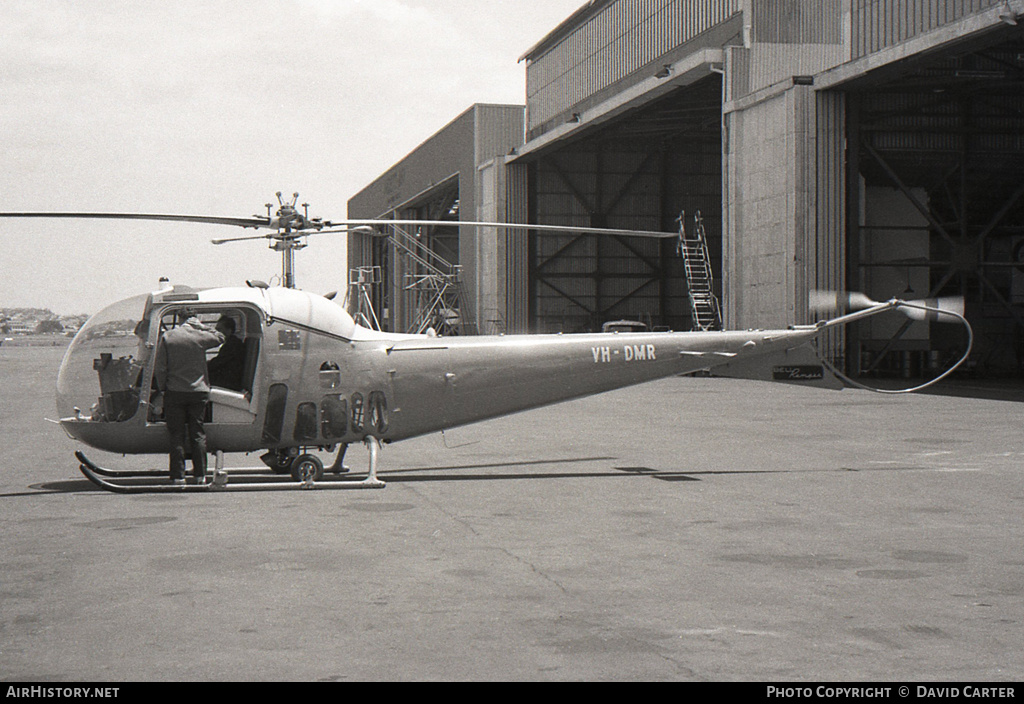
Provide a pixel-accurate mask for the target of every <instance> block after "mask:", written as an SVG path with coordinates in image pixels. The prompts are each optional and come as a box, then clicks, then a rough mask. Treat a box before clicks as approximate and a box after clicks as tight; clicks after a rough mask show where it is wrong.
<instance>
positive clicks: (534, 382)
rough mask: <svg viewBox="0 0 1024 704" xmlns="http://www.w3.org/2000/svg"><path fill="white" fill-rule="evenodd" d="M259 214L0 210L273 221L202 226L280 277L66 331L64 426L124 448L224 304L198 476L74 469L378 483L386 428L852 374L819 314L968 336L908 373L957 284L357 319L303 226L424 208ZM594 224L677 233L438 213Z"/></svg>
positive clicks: (325, 226)
mask: <svg viewBox="0 0 1024 704" xmlns="http://www.w3.org/2000/svg"><path fill="white" fill-rule="evenodd" d="M277 195H278V203H279V206H278V209H277V211H276V212H275V213H273V214H272V213H271V210H272V208H271V206H269V205H268V206H267V216H265V217H264V216H253V217H250V218H223V217H210V216H193V215H157V214H141V213H0V218H4V217H40V218H108V219H137V220H173V221H184V222H202V223H214V224H224V225H231V226H238V227H243V228H257V229H267V230H270V232H269V233H267V234H261V235H256V236H251V237H249V236H246V237H238V238H226V239H220V240H213V242H214V244H224V243H226V242H231V241H240V240H254V239H266V240H269V241H270V243H271V244H270V246H271V248H273V249H275V250H276V251H279V252H281V254H282V282H283V285H281V286H270V285H268V284H266V283H264V282H261V281H255V280H250V281H247V282H246V285H245V286H236V287H224V288H208V289H197V288H191V287H188V286H183V285H174V286H171V285H169V284H167V285H163V286H162V288H160V289H158V290H155V291H151V292H148V293H142V294H140V295H137V296H134V297H131V298H128V299H125V300H122V301H118V302H116V303H113V304H111V305H109V306H107V307H106V308H104V309H103V310H101V311H100V312H98V313H96V314H94V315H93V316H92V317H91V318H90V319H89V320H88V321H87V322H86V323H85V324H84V325H83V326H82V327H81V328H80V329H79V331H78V333H77V334H76V336H75V338H74V339H73V340H72V342H71V344H70V345H69V347H68V350H67V352H66V354H65V355H64V358H63V361H62V362H61V366H60V370H59V372H58V378H57V392H56V401H57V410H58V412H59V418H60V419H59V421H57V422H59V424H60V426H61V427H62V428H63V430H64V431H65V432H66V433H67V434H68V435H69V436H70V437H71V438H72V439H74V440H77V441H79V442H82V443H84V444H85V445H88V446H90V447H93V448H96V449H99V450H103V451H107V452H112V453H119V454H124V455H146V454H164V455H166V454H167V452H168V448H169V435H168V433H167V428H166V422H165V420H164V418H163V412H162V408H161V399H160V395H159V392H158V391H157V390H156V388H155V386H154V384H153V376H154V367H155V357H156V354H155V351H156V349H157V347H158V345H159V343H160V340H161V338H162V336H163V335H164V334H166V332H167V331H168V330H170V329H172V328H174V327H175V326H178V325H182V324H184V323H185V320H186V319H187V318H190V317H193V316H197V317H199V319H200V320H201V321H205V322H213V321H215V320H219V319H220V318H222V317H228V318H230V319H231V320H233V321H234V322H235V330H236V333H235V334H236V336H238V337H239V338H241V341H242V345H243V347H244V362H243V367H242V369H241V370H240V374H239V376H240V377H241V382H240V383H238V384H235V385H234V388H225V387H222V386H217V385H213V386H212V388H211V391H210V393H209V403H208V405H207V411H206V422H205V427H206V435H207V447H208V450H209V452H211V453H212V454H213V455H214V457H215V468H214V472H213V476H212V481H210V482H208V483H205V482H204V483H199V484H186V485H172V484H167V483H162V482H158V481H147V482H145V483H137V482H127V483H126V482H124V481H114V480H117V479H122V480H123V479H125V478H129V477H136V478H137V477H149V476H160V475H163V476H165V477H166V472H162V473H161V472H155V471H148V472H146V471H139V472H133V471H130V470H112V469H106V468H103V467H101V466H99V465H97V464H96V463H94V462H93V461H92V460H90V459H89V458H88V457H87V456H86V455H85V454H84V453H83V452H81V451H77V452H76V457H77V458H78V460H79V463H80V464H79V468H80V470H81V472H82V473H83V474H84V475H85V476H86V477H87V478H88V479H89V480H90V481H91V482H93V483H94V484H96V485H97V486H99V487H101V488H103V489H105V490H108V491H112V492H116V493H145V492H190V491H211V490H224V491H226V490H243V491H244V490H250V491H251V490H286V489H312V488H316V489H380V488H383V487H384V486H385V482H384V481H382V480H381V479H380V478H379V477H378V473H379V470H380V461H381V449H382V447H383V446H384V445H387V444H391V443H395V442H399V441H402V440H406V439H409V438H414V437H418V436H422V435H427V434H432V433H436V432H444V431H445V430H448V429H451V428H455V427H458V426H462V425H467V424H470V423H475V422H478V421H482V420H486V419H490V418H495V417H500V416H504V415H508V414H512V413H517V412H520V411H525V410H529V409H532V408H537V407H541V406H546V405H550V404H555V403H559V402H562V401H567V400H571V399H575V398H580V397H584V396H589V395H593V394H599V393H602V392H606V391H610V390H613V389H617V388H621V387H625V386H630V385H635V384H641V383H644V382H647V381H652V380H655V379H659V378H663V377H669V376H678V375H683V374H688V373H695V372H700V371H710V372H712V373H714V374H715V375H719V376H726V377H735V378H746V379H762V380H774V381H782V382H789V383H798V384H805V385H813V386H820V387H825V388H833V389H838V388H842V387H844V386H846V385H855V386H861V385H860V384H859V383H857V382H855V381H853V380H852V379H849V378H848V377H846V376H845V375H843V374H842V372H841V371H840V370H838V369H836V368H835V367H834V366H832V365H830V364H828V363H827V362H825V361H824V360H822V359H821V358H819V356H818V354H817V352H816V350H815V348H814V342H815V340H816V338H818V337H819V336H820V335H821V334H822V333H823V332H824V331H826V330H829V329H832V328H835V327H838V326H842V325H846V324H848V323H851V322H854V321H856V320H862V319H865V318H868V317H871V316H875V315H880V314H882V313H886V312H889V311H896V312H899V313H902V314H904V315H907V316H908V317H910V318H911V319H915V320H924V319H928V320H932V321H935V322H952V323H957V322H958V323H960V324H962V325H964V326H965V328H966V330H967V337H968V342H967V351H966V352H965V353H964V355H963V356H962V357H961V358H960V360H959V361H958V362H956V363H955V364H954V365H953V366H951V367H950V368H949V369H948V370H947V371H945V372H944V373H943V374H941V375H939V376H937V377H936V378H934V379H932V380H931V381H928V382H926V383H925V384H922V385H921V386H918V387H914V388H911V389H904V390H899V391H892V392H890V393H896V392H899V393H903V392H911V391H917V390H921V389H923V388H926V387H927V386H931V385H932V384H935V383H937V382H939V381H941V380H942V379H944V378H946V377H948V376H949V375H950V374H952V373H953V372H954V371H955V370H956V369H957V368H958V367H960V366H961V365H962V364H963V363H964V362H965V361H966V360H967V358H968V356H969V355H970V352H971V346H972V344H973V334H972V332H971V327H970V324H969V323H968V321H967V320H966V318H964V316H963V312H962V301H957V300H955V299H926V300H910V301H908V300H900V299H896V298H893V299H890V300H888V301H882V302H880V301H874V300H871V299H870V298H868V297H867V296H865V295H863V294H858V293H845V292H835V291H831V292H814V293H813V294H812V300H811V302H810V303H811V306H810V307H811V309H812V310H814V311H817V312H822V313H827V314H829V315H831V314H834V313H840V314H839V315H838V316H837V317H831V318H825V319H822V320H821V321H819V322H817V323H815V324H812V325H794V326H790V327H788V328H785V329H775V330H748V331H705V330H700V331H691V332H601V333H573V334H561V333H556V334H523V335H505V334H500V335H478V336H476V335H474V336H451V337H445V336H439V335H437V334H436V333H435V332H434V331H433V330H427V331H426V332H424V333H395V332H384V331H381V330H377V329H372V328H370V327H364V326H363V325H360V324H357V323H356V322H355V320H354V319H353V317H352V315H350V314H349V313H348V312H347V311H346V310H345V309H344V308H343V307H342V306H340V305H339V304H337V303H335V302H334V301H333V296H331V295H328V296H324V295H320V294H317V293H313V292H309V291H303V290H301V289H298V288H296V286H295V277H294V252H295V251H296V250H298V249H301V248H302V247H304V246H305V238H306V237H308V236H310V235H312V234H327V233H338V232H353V231H358V232H363V233H373V234H376V235H379V236H387V235H386V234H383V232H384V231H386V227H387V226H392V225H395V224H400V225H401V224H409V225H424V224H428V225H429V224H430V221H421V220H411V221H402V220H338V221H329V220H323V219H311V218H309V216H308V205H306V204H303V211H302V212H299V210H298V207H297V199H298V194H295V199H294V200H292V201H291V202H286V201H284V200H282V199H281V194H280V193H278V194H277ZM445 224H458V225H460V226H487V227H499V228H520V229H526V230H534V231H540V232H544V231H560V232H576V233H585V234H591V235H595V236H601V235H619V236H644V237H661V238H667V237H677V236H680V235H679V233H665V232H657V231H642V230H640V231H638V230H615V229H609V228H586V227H562V226H556V225H535V224H515V223H499V222H494V223H476V222H458V223H447V222H446V223H445ZM356 443H363V444H365V446H366V447H367V450H368V454H369V468H368V471H367V474H366V476H365V477H364V478H362V479H345V480H332V481H325V480H324V476H325V471H327V470H325V467H324V464H323V461H322V460H321V459H320V458H319V457H318V456H317V455H316V454H314V452H315V451H316V450H323V451H332V452H333V451H334V450H335V449H336V448H340V449H339V450H338V457H337V460H336V461H335V463H334V465H333V466H332V467H331V468H329V470H330V471H331V472H333V473H337V474H341V473H344V472H346V471H347V467H345V466H344V464H343V462H342V460H343V457H344V454H345V450H346V448H348V447H349V446H350V445H352V444H356ZM252 452H263V453H264V454H263V455H262V456H261V459H262V460H263V461H264V463H265V464H266V465H268V467H269V469H270V470H272V471H274V472H276V473H280V474H290V475H291V478H292V480H293V481H286V482H281V481H257V482H229V481H228V475H229V473H230V470H228V469H226V468H225V466H224V455H225V454H227V453H252Z"/></svg>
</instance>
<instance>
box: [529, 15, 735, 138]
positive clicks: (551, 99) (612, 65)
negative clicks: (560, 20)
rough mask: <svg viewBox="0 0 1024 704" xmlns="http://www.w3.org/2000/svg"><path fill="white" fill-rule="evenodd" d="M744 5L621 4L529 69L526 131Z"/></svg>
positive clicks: (532, 134)
mask: <svg viewBox="0 0 1024 704" xmlns="http://www.w3.org/2000/svg"><path fill="white" fill-rule="evenodd" d="M739 11H740V0H618V1H617V2H613V3H612V4H610V5H608V6H607V7H606V8H604V9H603V10H601V11H600V12H598V13H597V14H596V15H595V16H593V17H592V18H590V19H589V20H587V21H585V22H584V23H583V24H581V25H580V26H579V27H578V28H577V29H576V30H574V31H573V32H572V33H571V34H570V35H569V36H568V37H567V38H566V39H565V40H563V41H561V42H560V43H558V44H556V45H554V46H553V47H552V48H551V49H550V50H548V51H547V52H546V53H544V54H543V55H542V56H538V57H535V58H533V59H531V60H530V61H529V63H528V64H527V68H526V85H527V90H526V93H527V97H526V100H527V113H528V116H527V122H528V124H527V130H528V133H529V138H531V139H532V138H533V137H535V136H537V134H540V133H542V131H543V130H541V129H540V128H541V127H542V126H543V125H544V123H546V122H548V121H550V120H551V119H553V118H555V117H557V116H558V115H561V114H563V113H565V112H567V111H569V110H570V109H571V108H572V107H573V106H574V105H577V104H579V103H580V102H581V101H583V100H585V99H587V98H588V97H590V96H592V95H594V94H595V93H597V92H599V91H601V90H602V89H605V88H607V87H609V86H611V85H612V84H614V83H616V82H618V81H621V80H622V79H624V78H626V77H627V76H629V75H630V74H632V73H634V72H635V71H637V70H638V69H640V68H642V67H643V66H645V65H647V64H650V63H651V62H654V61H656V60H657V59H659V58H660V57H662V56H664V55H665V54H667V53H669V52H670V51H672V50H673V49H675V48H677V47H679V46H680V45H682V44H684V43H685V42H687V41H689V40H691V39H693V38H694V37H696V36H697V35H699V34H700V33H701V32H704V31H707V30H708V29H711V28H712V27H714V26H716V25H718V24H721V23H723V22H725V21H726V20H727V19H729V18H730V17H731V16H733V15H734V14H736V13H738V12H739Z"/></svg>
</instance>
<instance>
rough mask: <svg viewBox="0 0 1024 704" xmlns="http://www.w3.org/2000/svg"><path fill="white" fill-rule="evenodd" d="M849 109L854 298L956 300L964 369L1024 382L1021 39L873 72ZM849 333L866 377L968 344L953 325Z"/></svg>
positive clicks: (933, 365)
mask: <svg viewBox="0 0 1024 704" xmlns="http://www.w3.org/2000/svg"><path fill="white" fill-rule="evenodd" d="M848 105H849V123H848V124H849V127H850V142H851V147H853V146H854V145H855V148H851V150H850V167H851V171H852V173H851V178H850V179H849V181H850V187H851V189H853V192H852V193H851V198H850V201H849V202H850V203H851V208H850V210H851V213H850V228H849V231H850V233H851V237H850V240H849V242H850V249H849V255H850V271H849V276H850V287H851V289H853V290H863V291H865V292H866V293H867V294H868V295H870V296H871V297H873V298H875V299H876V300H885V299H886V298H889V297H893V296H897V297H900V298H924V297H934V296H963V297H964V298H965V300H966V313H967V317H968V319H969V320H970V321H971V323H972V325H973V326H974V329H975V333H976V340H975V351H974V354H973V355H972V358H971V362H970V364H971V370H972V371H973V373H974V374H975V375H977V376H982V377H992V378H998V377H1007V376H1019V375H1021V374H1024V40H1022V38H1021V34H1020V33H1019V32H1016V31H1014V30H1012V29H1011V28H1007V30H1006V33H1005V34H1002V35H1001V36H1000V34H998V33H997V34H996V35H994V36H990V37H989V38H988V39H987V41H985V42H984V43H975V44H973V45H969V46H958V47H950V48H948V49H946V50H945V51H944V52H942V53H941V54H940V55H938V56H936V57H934V58H929V59H927V60H925V61H922V62H920V63H919V64H917V65H915V66H913V67H912V68H910V69H908V70H906V71H905V72H904V73H903V74H902V75H900V76H898V77H893V76H892V75H891V74H890V75H889V76H888V77H886V78H884V79H879V78H872V77H870V76H869V77H868V79H867V80H865V81H863V82H862V83H860V84H857V85H856V86H854V90H852V91H851V92H850V93H849V101H848ZM858 205H859V208H858V207H857V206H858ZM853 332H854V334H853V336H852V337H851V338H850V343H851V345H852V347H851V349H850V352H851V358H852V361H854V363H855V364H859V372H860V373H862V374H882V375H884V374H899V375H902V376H921V375H928V374H931V373H933V372H934V371H935V370H937V369H941V368H943V367H944V366H945V365H946V364H947V362H948V361H949V360H950V359H955V358H956V356H958V355H959V354H961V353H962V351H963V347H964V344H965V337H964V334H963V332H962V331H961V330H959V329H958V328H957V326H950V325H936V324H931V325H929V324H928V323H925V322H918V323H911V322H909V321H908V322H899V321H897V322H888V323H886V322H877V323H876V322H872V323H871V324H869V325H861V326H858V327H857V329H856V330H855V331H853ZM958 350H959V351H958Z"/></svg>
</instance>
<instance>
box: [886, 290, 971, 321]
mask: <svg viewBox="0 0 1024 704" xmlns="http://www.w3.org/2000/svg"><path fill="white" fill-rule="evenodd" d="M898 310H899V311H900V312H901V313H903V314H904V315H906V316H907V317H908V318H910V319H911V320H927V321H932V322H936V323H957V322H960V319H961V317H962V316H963V315H964V299H963V297H962V296H945V297H943V298H923V299H920V300H916V301H906V302H905V304H904V305H901V306H899V307H898Z"/></svg>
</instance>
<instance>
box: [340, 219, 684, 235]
mask: <svg viewBox="0 0 1024 704" xmlns="http://www.w3.org/2000/svg"><path fill="white" fill-rule="evenodd" d="M330 224H331V226H332V227H337V226H339V225H354V226H359V225H370V226H373V227H381V226H384V225H402V226H417V225H428V226H431V227H434V226H441V227H504V228H509V229H513V230H536V231H538V232H564V233H575V234H582V235H612V236H617V237H652V238H655V239H670V238H676V237H679V233H678V232H659V231H656V230H624V229H617V228H607V227H578V226H572V225H534V224H530V223H519V222H474V221H465V220H332V221H331V223H330Z"/></svg>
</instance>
